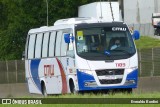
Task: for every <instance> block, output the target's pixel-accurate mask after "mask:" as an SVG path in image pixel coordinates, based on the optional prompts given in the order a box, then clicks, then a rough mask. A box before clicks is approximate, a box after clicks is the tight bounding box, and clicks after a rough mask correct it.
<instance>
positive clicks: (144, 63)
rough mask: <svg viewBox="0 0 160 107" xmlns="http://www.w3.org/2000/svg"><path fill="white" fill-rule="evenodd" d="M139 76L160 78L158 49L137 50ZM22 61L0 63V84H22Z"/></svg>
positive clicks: (23, 70) (23, 72) (23, 79)
mask: <svg viewBox="0 0 160 107" xmlns="http://www.w3.org/2000/svg"><path fill="white" fill-rule="evenodd" d="M138 57H139V76H140V77H152V76H160V48H151V49H139V50H138ZM24 82H25V64H24V61H23V60H13V61H0V84H6V83H24Z"/></svg>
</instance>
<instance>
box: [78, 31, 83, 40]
mask: <svg viewBox="0 0 160 107" xmlns="http://www.w3.org/2000/svg"><path fill="white" fill-rule="evenodd" d="M77 36H78V40H83V31H77Z"/></svg>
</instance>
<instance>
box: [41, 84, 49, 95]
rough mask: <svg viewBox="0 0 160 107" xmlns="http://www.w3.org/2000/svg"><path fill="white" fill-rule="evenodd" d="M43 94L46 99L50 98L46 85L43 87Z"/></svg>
mask: <svg viewBox="0 0 160 107" xmlns="http://www.w3.org/2000/svg"><path fill="white" fill-rule="evenodd" d="M42 94H43V96H44V97H47V96H48V94H47V91H46V86H45V84H44V85H43V86H42Z"/></svg>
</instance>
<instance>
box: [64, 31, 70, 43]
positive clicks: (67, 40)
mask: <svg viewBox="0 0 160 107" xmlns="http://www.w3.org/2000/svg"><path fill="white" fill-rule="evenodd" d="M64 41H65V43H70V34H69V33H66V34H64Z"/></svg>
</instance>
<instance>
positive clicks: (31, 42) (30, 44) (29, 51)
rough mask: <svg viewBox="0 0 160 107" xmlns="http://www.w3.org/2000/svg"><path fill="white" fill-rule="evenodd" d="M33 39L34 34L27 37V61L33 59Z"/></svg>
mask: <svg viewBox="0 0 160 107" xmlns="http://www.w3.org/2000/svg"><path fill="white" fill-rule="evenodd" d="M35 38H36V34H32V35H30V37H29V43H28V54H27V55H28V59H32V58H34V47H35Z"/></svg>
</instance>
